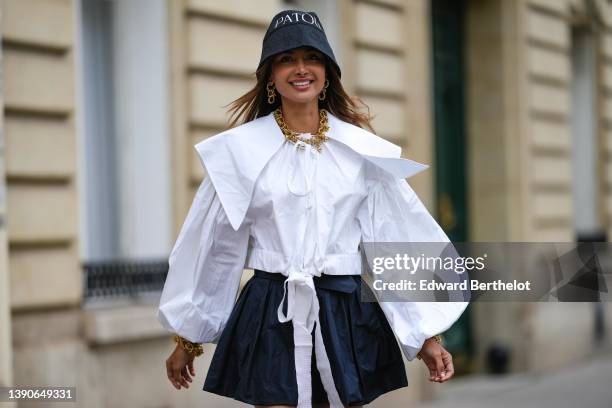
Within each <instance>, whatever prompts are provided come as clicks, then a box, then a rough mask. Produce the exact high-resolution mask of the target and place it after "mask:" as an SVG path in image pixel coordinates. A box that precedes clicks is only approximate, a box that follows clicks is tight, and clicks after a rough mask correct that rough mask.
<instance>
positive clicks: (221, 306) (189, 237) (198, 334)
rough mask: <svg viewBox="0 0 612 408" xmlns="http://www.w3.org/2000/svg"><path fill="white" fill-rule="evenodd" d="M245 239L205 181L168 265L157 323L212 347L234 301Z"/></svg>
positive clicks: (245, 233) (242, 229)
mask: <svg viewBox="0 0 612 408" xmlns="http://www.w3.org/2000/svg"><path fill="white" fill-rule="evenodd" d="M248 238H249V228H248V224H247V223H244V224H243V225H241V227H240V228H239V229H238V230H237V231H236V230H234V229H233V228H232V226H231V225H230V223H229V221H228V219H227V217H226V214H225V211H224V210H223V207H222V206H221V203H220V201H219V198H218V196H217V194H216V192H215V189H214V186H213V184H212V183H211V181H210V178H209V177H206V178H205V179H204V181H203V182H202V183H201V184H200V186H199V188H198V190H197V192H196V195H195V197H194V199H193V202H192V204H191V208H190V209H189V212H188V214H187V217H186V219H185V221H184V223H183V226H182V227H181V230H180V232H179V236H178V238H177V240H176V243H175V244H174V247H173V249H172V251H171V253H170V257H169V259H168V263H169V270H168V276H167V278H166V282H165V284H164V289H163V291H162V295H161V299H160V303H159V309H158V315H157V316H158V319H159V321H160V323H161V324H162V326H163V327H164V328H166V329H167V330H169V331H170V332H173V333H176V334H178V335H180V336H182V337H184V338H186V339H188V340H190V341H192V342H198V343H217V341H218V338H219V336H220V335H221V332H222V331H223V328H224V327H225V324H226V322H227V320H228V318H229V315H230V313H231V310H232V308H233V305H234V301H235V299H236V294H237V292H238V287H239V285H240V278H241V276H242V272H243V269H244V264H245V259H246V253H247V247H248Z"/></svg>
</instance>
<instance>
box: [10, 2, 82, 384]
mask: <svg viewBox="0 0 612 408" xmlns="http://www.w3.org/2000/svg"><path fill="white" fill-rule="evenodd" d="M0 12H1V13H2V25H1V27H2V44H3V46H2V48H3V49H2V54H3V55H2V92H3V95H2V99H3V104H2V106H3V112H4V122H3V123H2V132H3V134H4V136H5V143H6V146H5V147H6V150H5V155H6V156H5V159H6V161H5V162H4V163H3V164H4V166H3V167H4V172H3V174H2V175H1V176H2V178H3V184H4V182H6V185H7V196H6V199H7V202H6V220H7V225H6V228H7V236H6V240H7V241H8V267H7V268H4V267H1V268H2V271H3V272H4V271H8V273H9V276H10V279H8V280H7V279H6V278H8V277H7V276H4V273H3V276H2V277H0V278H1V279H2V282H1V283H0V290H2V291H4V290H6V291H9V288H4V287H3V285H2V283H4V282H8V281H10V296H6V297H5V296H2V300H3V301H4V300H5V299H10V308H11V311H12V322H11V328H10V330H7V331H4V330H2V339H0V343H1V347H2V352H6V350H8V352H9V353H11V354H10V359H11V360H12V361H10V360H9V361H10V363H12V364H13V367H14V368H13V373H14V379H13V380H12V383H13V384H19V385H21V386H27V385H61V384H74V382H72V381H71V378H76V376H77V374H76V370H75V366H74V365H72V364H71V362H72V360H71V359H64V357H65V356H66V355H65V354H64V355H62V354H56V353H55V351H56V350H55V348H54V345H53V340H52V339H50V338H49V337H47V336H46V334H47V333H44V335H43V334H42V333H41V332H37V333H38V334H39V337H38V338H37V339H36V342H23V341H20V340H21V339H23V338H24V336H26V335H27V333H28V332H30V333H34V331H32V330H31V328H25V327H24V326H23V322H25V321H27V320H28V319H40V320H41V321H45V320H48V319H49V318H52V317H53V316H56V313H57V314H61V313H63V312H62V311H65V310H72V311H73V313H72V314H73V315H74V311H76V310H78V306H79V305H80V301H81V273H80V266H79V259H78V251H77V245H78V237H77V209H78V208H77V195H76V182H75V177H76V166H75V155H76V152H75V144H76V143H75V141H76V135H75V130H74V116H75V115H74V110H75V102H74V89H75V68H74V55H73V52H74V36H75V33H74V17H75V16H74V4H73V1H71V0H1V1H0ZM4 242H5V240H4V234H3V233H2V234H0V245H1V246H0V262H2V263H5V262H6V261H7V258H6V256H3V255H2V254H6V253H5V249H6V247H5V244H4ZM50 308H51V309H50ZM1 309H2V308H1V307H0V311H1ZM49 310H50V311H49ZM3 314H4V313H3ZM4 322H6V319H5V318H3V317H0V323H3V324H4ZM73 322H74V324H77V323H78V318H74V319H73ZM39 327H40V326H39ZM24 330H25V331H24ZM41 340H42V341H41ZM78 344H79V340H78V334H77V335H76V336H75V337H73V338H72V339H71V340H70V341H69V342H64V343H62V347H63V348H64V351H66V352H67V353H68V354H71V355H72V356H73V357H75V356H77V355H78ZM53 358H56V359H57V362H58V363H60V364H58V365H57V366H55V365H53V364H51V362H52V359H53ZM45 361H47V362H49V365H45ZM5 362H6V360H5V359H4V358H3V359H2V363H3V367H4V365H5ZM26 367H27V368H28V369H26ZM59 367H64V370H62V369H59ZM3 371H4V370H3ZM71 376H72V377H71ZM9 378H10V377H9ZM4 381H5V380H4V379H3V382H4Z"/></svg>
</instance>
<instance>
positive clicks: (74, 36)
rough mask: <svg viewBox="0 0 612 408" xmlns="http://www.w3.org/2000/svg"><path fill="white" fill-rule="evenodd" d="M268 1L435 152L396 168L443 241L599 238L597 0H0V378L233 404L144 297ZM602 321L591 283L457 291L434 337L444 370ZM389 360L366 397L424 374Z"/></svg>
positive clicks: (611, 23) (528, 354) (589, 349)
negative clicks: (442, 335) (182, 370)
mask: <svg viewBox="0 0 612 408" xmlns="http://www.w3.org/2000/svg"><path fill="white" fill-rule="evenodd" d="M283 8H303V9H306V10H314V11H316V12H317V13H318V14H319V16H320V17H321V19H322V20H323V23H324V26H325V28H326V30H327V34H328V37H329V39H330V42H331V43H332V47H333V48H334V50H335V52H336V54H337V57H338V59H339V62H340V65H341V66H342V68H343V83H344V85H345V87H346V88H347V89H348V90H349V92H350V93H351V94H353V95H357V96H359V97H361V98H362V100H363V101H364V102H365V103H367V104H368V105H369V107H370V109H371V113H373V114H374V115H375V119H374V122H373V124H374V127H375V129H376V131H377V133H378V134H380V135H381V136H384V137H385V138H387V139H388V140H390V141H392V142H394V143H397V144H399V145H401V146H402V147H403V152H404V155H405V157H410V158H413V159H415V160H418V161H421V162H425V163H431V164H432V167H431V169H430V171H427V172H424V173H421V174H419V175H418V176H415V177H414V178H413V179H411V180H410V181H411V184H412V185H413V187H414V188H415V190H416V191H417V193H418V194H419V196H420V197H421V199H422V200H423V201H424V202H425V203H426V205H427V206H428V208H429V209H430V210H431V212H432V214H434V216H435V217H436V218H437V220H438V221H439V222H440V224H441V225H442V226H443V227H444V228H445V230H446V231H447V232H448V234H449V236H450V237H451V239H452V240H453V241H481V242H485V241H499V242H506V241H544V242H573V241H609V240H610V236H612V2H611V1H609V0H335V1H331V0H330V1H325V0H303V1H281V0H259V1H249V0H223V1H216V0H0V14H1V17H0V18H1V20H0V25H1V30H2V43H1V47H0V74H1V75H0V103H1V104H2V106H3V109H2V110H1V111H0V147H1V149H0V386H6V385H19V386H30V385H31V386H76V387H77V393H78V394H77V395H78V399H79V401H80V402H79V404H78V405H79V406H87V407H91V408H95V407H122V406H133V407H171V406H198V405H201V404H203V403H204V404H205V405H206V406H210V407H214V406H218V407H222V406H224V407H229V406H240V404H239V403H234V402H232V401H229V400H224V399H222V398H218V397H215V396H212V395H211V394H208V393H204V392H202V391H201V387H202V383H203V379H204V375H205V373H206V369H207V366H208V362H209V359H210V357H211V355H212V346H207V347H208V348H207V349H206V352H205V356H204V357H203V358H200V359H197V360H196V372H197V375H196V380H195V382H194V383H192V386H191V388H190V389H189V390H188V391H185V390H183V391H181V392H177V391H176V390H175V389H174V388H173V387H172V386H171V385H170V383H169V381H168V380H167V378H166V370H165V359H166V358H167V357H168V355H169V353H170V352H171V350H172V349H173V347H174V345H173V343H172V342H171V339H170V335H169V334H168V333H166V332H164V331H163V329H162V328H161V327H160V325H159V324H158V323H157V320H156V317H155V313H156V307H157V303H156V302H157V299H158V296H159V290H160V288H161V285H163V280H164V274H165V272H166V269H167V256H168V254H169V251H170V249H171V247H172V244H173V243H174V239H175V237H176V236H177V234H178V230H179V228H180V226H181V224H182V222H183V220H184V217H185V215H186V213H187V210H188V207H189V205H190V203H191V200H192V198H193V195H194V193H195V189H196V188H197V186H198V184H199V182H200V181H201V179H202V177H203V172H202V169H201V166H200V163H199V161H198V159H197V157H196V154H195V151H194V149H193V145H194V144H195V143H197V142H198V141H199V140H201V139H203V138H206V137H209V136H210V135H213V134H215V133H218V132H220V131H221V130H223V129H225V127H226V121H227V116H226V114H225V108H224V105H227V104H228V103H229V102H231V101H232V100H234V99H236V98H237V97H238V96H240V95H242V94H243V93H244V92H245V91H246V90H248V89H249V88H250V87H251V86H252V84H253V83H254V75H253V73H254V69H255V67H256V66H257V62H258V61H259V55H260V50H261V40H262V38H263V35H264V33H265V30H266V28H267V25H268V23H269V21H270V19H271V17H272V16H273V15H274V14H275V13H276V12H277V11H279V10H280V9H283ZM248 277H250V275H249V272H248V271H246V272H245V276H244V280H246V279H248ZM611 330H612V307H611V306H610V305H609V304H594V303H474V304H472V305H470V307H469V308H468V311H467V312H466V313H465V314H464V316H463V317H462V318H461V319H460V320H459V321H458V322H457V324H456V325H455V326H454V327H453V328H452V329H451V330H450V331H449V333H448V335H447V339H448V347H449V348H450V349H451V350H452V351H453V355H454V356H455V362H456V365H457V368H458V370H459V373H460V374H463V375H469V374H470V373H482V372H487V371H491V370H493V371H495V370H496V371H500V372H514V373H516V372H533V371H538V370H547V369H555V368H562V367H566V366H568V365H570V364H574V363H576V362H578V361H581V360H583V359H585V358H587V357H588V356H589V355H592V354H593V353H596V352H597V350H599V349H600V347H602V346H605V345H610V344H612V340H611V335H610V331H611ZM559 339H563V341H559ZM407 369H408V370H409V381H410V387H408V388H406V389H403V390H399V391H396V392H393V393H391V394H389V395H387V396H384V397H383V398H381V399H380V400H377V401H376V402H375V403H374V404H372V405H373V406H379V407H396V406H400V404H405V403H406V402H413V401H420V400H423V399H427V398H429V397H431V396H432V395H434V394H435V391H436V390H435V389H434V385H433V384H430V383H428V382H427V381H426V375H425V369H424V366H423V365H422V363H420V362H418V361H416V360H415V362H412V363H409V364H408V365H407ZM436 387H440V386H439V385H437V386H436ZM402 406H405V405H402Z"/></svg>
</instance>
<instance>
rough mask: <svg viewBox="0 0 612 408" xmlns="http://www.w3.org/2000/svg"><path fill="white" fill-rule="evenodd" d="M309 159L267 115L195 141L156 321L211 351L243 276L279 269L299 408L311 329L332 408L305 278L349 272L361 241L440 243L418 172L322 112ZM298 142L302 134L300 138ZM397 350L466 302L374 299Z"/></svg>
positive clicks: (416, 342)
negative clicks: (323, 132) (414, 181)
mask: <svg viewBox="0 0 612 408" xmlns="http://www.w3.org/2000/svg"><path fill="white" fill-rule="evenodd" d="M328 118H329V125H330V130H329V132H328V133H327V135H328V136H329V137H330V140H328V141H327V142H326V143H324V144H323V145H322V151H321V152H317V151H316V150H315V149H314V148H313V147H312V146H311V145H309V144H305V143H297V144H293V143H291V142H289V141H286V140H285V138H284V136H283V134H282V132H281V130H280V129H279V127H278V125H277V124H276V121H275V119H274V117H273V114H269V115H267V116H264V117H261V118H258V119H256V120H254V121H251V122H249V123H247V124H244V125H242V126H239V127H236V128H234V129H230V130H228V131H226V132H223V133H221V134H218V135H216V136H213V137H211V138H209V139H206V140H205V141H202V142H200V143H198V144H197V145H196V146H195V147H196V150H197V152H198V154H199V157H200V159H201V161H202V164H203V165H204V167H205V169H206V171H207V174H208V175H207V176H206V177H205V178H204V181H203V182H202V183H201V184H200V186H199V188H198V190H197V193H196V195H195V198H194V199H193V203H192V205H191V208H190V210H189V212H188V214H187V217H186V219H185V221H184V224H183V226H182V228H181V230H180V233H179V236H178V238H177V240H176V243H175V245H174V247H173V249H172V252H171V254H170V258H169V266H170V268H169V271H168V277H167V279H166V283H165V286H164V289H163V293H162V296H161V300H160V304H159V313H158V317H159V320H160V322H161V324H162V325H163V326H164V327H165V328H166V329H167V330H169V331H171V332H173V333H177V334H179V335H181V336H183V337H185V338H186V339H188V340H190V341H193V342H202V343H216V342H217V341H218V339H219V336H220V335H221V332H222V331H223V328H224V326H225V324H226V322H227V320H228V317H229V315H230V313H231V311H232V308H233V305H234V302H235V299H236V294H237V291H238V288H239V284H240V279H241V275H242V272H243V269H244V268H249V269H260V270H264V271H268V272H274V273H281V274H283V275H285V276H286V277H287V279H286V280H285V283H284V285H285V296H287V300H288V308H287V313H286V314H285V313H283V310H282V302H281V304H279V308H278V318H279V321H281V322H286V321H291V322H292V324H293V327H294V340H295V343H294V344H295V345H296V347H295V361H296V379H297V383H298V394H299V403H298V406H300V407H304V406H310V405H309V404H310V361H311V353H312V338H311V333H312V330H313V329H315V347H314V348H315V353H316V360H317V367H318V369H319V372H320V376H321V379H322V382H323V384H324V386H325V389H326V391H327V394H328V397H329V399H330V402H331V403H332V406H339V407H341V406H342V404H341V402H340V400H339V398H338V397H337V393H336V390H335V387H334V384H333V379H332V377H331V371H330V369H329V360H328V358H327V354H326V353H325V347H324V344H323V341H322V337H321V333H320V330H319V325H318V324H316V323H317V322H318V311H319V305H318V300H317V296H316V292H315V287H314V284H313V279H312V277H313V276H320V275H321V274H330V275H358V274H361V268H362V262H361V256H360V253H359V249H358V246H359V244H360V242H362V241H363V242H395V241H397V242H407V241H411V242H449V239H448V237H447V235H446V234H445V233H444V231H443V230H442V229H441V228H440V226H439V225H438V224H437V223H436V221H435V220H434V219H433V218H432V217H431V215H430V214H429V212H428V211H427V209H426V208H425V207H424V205H423V204H422V202H421V201H420V200H419V198H418V197H417V195H416V194H415V193H414V191H413V190H412V188H411V187H410V185H409V184H408V183H406V181H405V180H404V178H406V177H410V176H412V175H414V174H416V173H417V172H419V171H421V170H423V169H425V168H427V167H428V166H426V165H423V164H420V163H417V162H414V161H412V160H407V159H402V158H400V157H399V156H400V153H401V149H400V148H399V146H396V145H394V144H392V143H390V142H388V141H386V140H384V139H382V138H380V137H378V136H376V135H374V134H372V133H369V132H367V131H365V130H363V129H361V128H359V127H356V126H353V125H351V124H349V123H346V122H344V121H342V120H340V119H338V118H336V117H335V116H333V115H331V114H328ZM302 136H303V137H309V136H310V135H308V134H303V135H302ZM380 306H381V308H382V310H383V311H384V313H385V316H386V317H387V319H388V321H389V323H390V326H391V328H392V329H393V331H394V333H395V335H396V336H397V339H398V340H399V343H400V345H401V349H402V351H403V353H404V355H405V356H406V358H407V359H408V360H412V359H414V358H415V356H416V354H417V353H418V352H419V350H420V349H421V347H422V346H423V343H424V341H425V339H427V338H428V337H431V336H433V335H435V334H438V333H441V332H443V331H444V330H446V329H448V328H449V327H450V326H451V325H452V324H453V323H454V322H455V321H456V320H457V319H458V318H459V316H460V315H461V313H462V312H463V311H464V309H465V308H466V306H467V302H440V303H433V302H380Z"/></svg>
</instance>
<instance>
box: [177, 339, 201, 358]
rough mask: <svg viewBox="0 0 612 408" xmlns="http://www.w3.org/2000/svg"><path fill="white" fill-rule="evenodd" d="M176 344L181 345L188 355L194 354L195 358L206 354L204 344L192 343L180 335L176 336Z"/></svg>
mask: <svg viewBox="0 0 612 408" xmlns="http://www.w3.org/2000/svg"><path fill="white" fill-rule="evenodd" d="M174 342H175V343H178V344H180V345H181V347H182V348H184V349H185V351H187V353H189V354H193V355H194V356H195V357H198V356H201V355H202V353H204V349H203V348H202V343H192V342H190V341H189V340H187V339H185V338H183V337H181V336H179V335H178V334H177V335H175V336H174Z"/></svg>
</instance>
